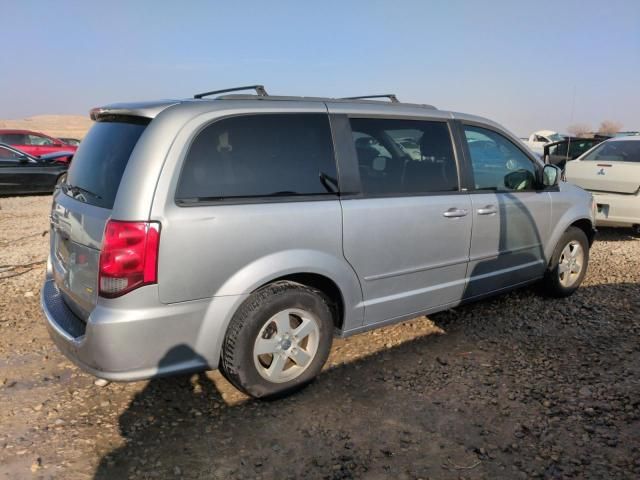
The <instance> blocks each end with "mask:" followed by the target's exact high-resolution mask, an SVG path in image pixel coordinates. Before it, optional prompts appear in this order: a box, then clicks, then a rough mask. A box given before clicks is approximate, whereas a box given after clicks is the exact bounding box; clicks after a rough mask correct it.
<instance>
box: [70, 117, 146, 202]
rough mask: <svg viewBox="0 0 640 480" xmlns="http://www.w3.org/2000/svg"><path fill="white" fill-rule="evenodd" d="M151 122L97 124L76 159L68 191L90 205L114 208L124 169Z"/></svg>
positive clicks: (81, 145)
mask: <svg viewBox="0 0 640 480" xmlns="http://www.w3.org/2000/svg"><path fill="white" fill-rule="evenodd" d="M147 124H148V120H145V119H142V120H138V119H136V120H135V121H126V122H125V121H110V122H104V121H103V122H98V123H96V124H95V125H94V126H93V127H92V128H91V130H89V133H88V134H87V136H86V137H85V138H84V140H83V141H82V143H81V144H80V146H79V147H78V151H77V152H76V154H75V156H74V157H73V161H72V162H71V167H70V168H69V174H68V178H67V185H66V186H67V187H68V188H67V189H64V191H65V192H66V193H67V194H69V195H71V196H73V197H74V198H78V199H80V200H82V201H84V202H86V203H90V204H91V205H95V206H97V207H102V208H113V203H114V201H115V198H116V193H117V192H118V187H119V186H120V180H121V179H122V174H123V173H124V169H125V168H126V166H127V163H128V162H129V156H130V155H131V152H132V151H133V147H135V145H136V143H137V142H138V139H139V138H140V135H142V132H143V131H144V129H145V128H146V125H147Z"/></svg>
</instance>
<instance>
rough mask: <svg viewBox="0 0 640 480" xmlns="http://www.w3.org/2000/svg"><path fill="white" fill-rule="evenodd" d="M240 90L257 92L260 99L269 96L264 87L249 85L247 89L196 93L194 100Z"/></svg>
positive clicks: (235, 88)
mask: <svg viewBox="0 0 640 480" xmlns="http://www.w3.org/2000/svg"><path fill="white" fill-rule="evenodd" d="M239 90H255V91H256V93H257V94H258V96H260V97H268V96H269V94H268V93H267V91H266V90H265V89H264V85H247V86H246V87H234V88H225V89H224V90H212V91H210V92H204V93H196V94H195V95H194V96H193V98H204V97H208V96H210V95H216V94H218V93H227V92H237V91H239Z"/></svg>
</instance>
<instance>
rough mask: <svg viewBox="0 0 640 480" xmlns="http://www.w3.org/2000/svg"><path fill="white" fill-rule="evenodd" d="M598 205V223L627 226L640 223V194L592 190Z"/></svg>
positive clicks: (604, 225)
mask: <svg viewBox="0 0 640 480" xmlns="http://www.w3.org/2000/svg"><path fill="white" fill-rule="evenodd" d="M591 193H592V194H593V198H594V199H595V201H596V204H597V206H598V208H597V211H596V225H598V226H603V227H625V226H631V225H635V224H640V196H639V195H625V194H615V193H598V192H591Z"/></svg>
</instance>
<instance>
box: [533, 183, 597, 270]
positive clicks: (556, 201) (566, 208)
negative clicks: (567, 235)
mask: <svg viewBox="0 0 640 480" xmlns="http://www.w3.org/2000/svg"><path fill="white" fill-rule="evenodd" d="M551 198H552V210H551V217H552V218H551V227H552V228H551V234H550V235H549V241H548V242H547V245H545V250H544V253H545V257H546V259H547V262H549V261H551V257H552V256H553V252H554V250H555V248H556V245H557V244H558V242H559V241H560V237H561V236H562V234H563V233H564V232H565V231H566V230H567V228H569V227H570V226H571V225H573V224H574V223H576V222H578V221H585V220H586V221H588V222H589V224H590V225H591V228H595V223H594V219H593V212H592V209H591V203H592V196H591V194H590V193H589V192H586V191H584V190H582V189H581V188H579V187H576V186H574V185H571V184H561V186H560V191H559V192H554V193H552V194H551Z"/></svg>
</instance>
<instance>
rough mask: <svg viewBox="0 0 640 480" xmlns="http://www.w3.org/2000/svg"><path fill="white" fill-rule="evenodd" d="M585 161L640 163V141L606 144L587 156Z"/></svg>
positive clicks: (617, 141) (618, 141)
mask: <svg viewBox="0 0 640 480" xmlns="http://www.w3.org/2000/svg"><path fill="white" fill-rule="evenodd" d="M583 160H594V161H601V162H636V163H640V140H616V141H614V142H604V143H602V144H600V145H599V146H598V147H597V148H595V149H594V150H592V151H591V153H589V154H588V155H586V156H585V157H584V158H583Z"/></svg>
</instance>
